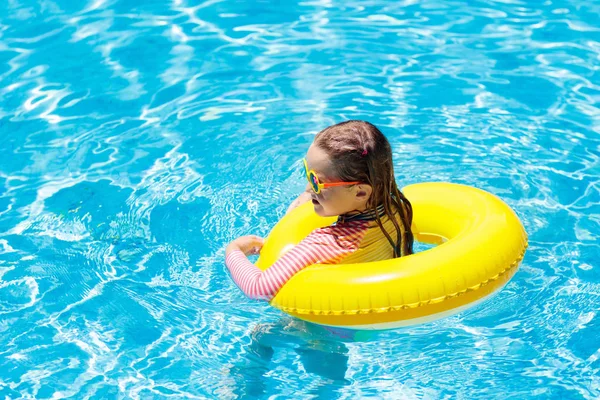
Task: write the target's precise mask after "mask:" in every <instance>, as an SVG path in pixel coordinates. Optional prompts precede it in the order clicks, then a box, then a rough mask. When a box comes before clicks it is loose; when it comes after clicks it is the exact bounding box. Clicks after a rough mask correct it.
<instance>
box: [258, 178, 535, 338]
mask: <svg viewBox="0 0 600 400" xmlns="http://www.w3.org/2000/svg"><path fill="white" fill-rule="evenodd" d="M403 192H404V194H405V196H406V197H407V198H408V199H409V200H410V202H411V203H412V206H413V215H414V216H413V226H412V230H413V234H414V235H415V239H416V240H418V241H421V242H426V243H432V244H437V246H436V247H434V248H431V249H428V250H426V251H423V252H419V253H416V254H413V255H410V256H406V257H401V258H395V259H390V260H383V261H377V262H369V263H360V264H343V263H341V264H335V265H326V264H316V265H312V266H310V267H308V268H305V269H303V270H302V271H300V272H299V273H297V274H296V275H294V276H293V277H292V278H291V279H290V280H289V281H288V282H287V283H286V284H285V285H284V286H283V288H281V290H280V291H279V292H278V293H277V295H276V296H275V297H274V298H273V299H272V300H271V305H272V306H274V307H276V308H278V309H280V310H282V311H284V312H286V313H288V314H290V315H292V316H294V317H297V318H300V319H303V320H306V321H310V322H313V323H317V324H321V325H328V326H335V327H345V328H350V329H361V330H362V329H366V330H374V329H391V328H397V327H401V326H408V325H414V324H420V323H423V322H428V321H432V320H435V319H438V318H442V317H445V316H448V315H451V314H454V313H457V312H460V311H462V310H464V309H466V308H468V307H471V306H473V305H474V304H476V303H478V302H480V301H482V300H484V299H486V298H487V297H489V296H490V295H492V294H493V293H495V292H496V291H498V290H500V289H501V288H502V287H503V286H504V285H505V284H506V283H507V282H508V281H509V279H510V278H511V277H512V276H513V275H514V274H515V272H516V271H517V269H518V266H519V263H520V262H521V260H522V259H523V256H524V254H525V250H526V248H527V234H526V233H525V230H524V229H523V225H522V224H521V222H520V221H519V218H518V217H517V216H516V215H515V213H514V212H513V211H512V210H511V208H510V207H509V206H508V205H507V204H506V203H504V202H503V201H502V200H500V199H499V198H498V197H496V196H494V195H492V194H490V193H488V192H485V191H483V190H480V189H476V188H473V187H470V186H464V185H458V184H452V183H420V184H415V185H410V186H407V187H405V188H404V189H403ZM335 220H336V218H335V217H331V218H323V217H319V216H318V215H316V214H315V212H314V209H313V206H312V204H310V203H306V204H303V205H302V206H300V207H298V208H296V209H295V210H293V211H292V212H291V213H290V214H288V215H286V216H285V217H284V218H283V219H281V221H279V223H277V225H276V226H275V227H274V228H273V230H272V231H271V233H270V234H269V236H268V238H267V240H266V242H265V245H264V247H263V249H262V250H261V255H260V258H259V259H258V261H257V266H258V267H259V268H261V269H262V270H264V269H266V268H268V267H269V266H270V265H272V264H273V263H274V262H275V261H276V260H277V259H278V258H279V257H281V256H282V255H283V254H284V253H285V252H286V251H287V250H289V249H290V248H291V247H293V246H294V245H296V244H298V243H299V242H300V241H301V240H302V239H303V238H305V237H306V236H308V234H309V233H310V232H311V231H312V230H314V229H316V228H320V227H323V226H327V225H331V224H332V223H333V222H335Z"/></svg>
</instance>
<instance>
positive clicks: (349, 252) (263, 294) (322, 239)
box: [225, 206, 404, 300]
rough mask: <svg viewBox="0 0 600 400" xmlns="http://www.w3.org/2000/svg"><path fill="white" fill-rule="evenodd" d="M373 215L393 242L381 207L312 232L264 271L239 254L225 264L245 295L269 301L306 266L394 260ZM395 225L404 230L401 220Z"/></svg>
mask: <svg viewBox="0 0 600 400" xmlns="http://www.w3.org/2000/svg"><path fill="white" fill-rule="evenodd" d="M375 212H378V213H379V215H380V218H381V222H382V224H383V227H384V229H385V230H386V231H387V232H388V234H389V235H390V237H391V238H392V239H393V240H394V241H395V240H396V229H395V227H394V224H393V222H392V221H391V220H390V219H389V218H387V217H386V216H385V214H384V213H383V207H382V206H380V207H378V208H377V210H376V211H368V212H363V213H361V214H357V215H352V216H349V217H345V216H340V217H338V220H337V222H336V223H335V224H334V225H331V226H327V227H325V228H319V229H315V230H314V231H312V232H311V234H310V235H308V236H307V237H306V238H305V239H304V240H303V241H302V242H300V243H299V244H298V245H297V246H295V247H294V248H292V249H291V250H290V251H288V252H287V253H285V254H284V255H283V257H281V258H280V259H279V260H277V262H275V264H273V265H272V266H270V267H269V268H267V269H266V270H265V271H261V270H260V269H259V268H258V267H256V266H255V265H254V264H252V263H251V262H250V261H249V260H248V258H247V257H246V256H245V255H244V253H242V252H241V251H234V252H232V253H230V254H229V255H228V256H227V258H226V259H225V263H226V265H227V268H228V269H229V272H230V273H231V276H232V278H233V280H234V282H235V283H236V284H237V286H238V287H239V288H240V289H241V290H242V291H243V292H244V294H246V296H248V297H250V298H254V299H264V300H271V299H272V298H273V297H275V295H276V294H277V292H278V291H279V289H281V288H282V287H283V285H285V283H286V282H287V281H288V280H290V278H291V277H292V276H294V275H295V274H296V273H298V272H299V271H301V270H302V269H304V268H306V267H308V266H309V265H313V264H353V263H363V262H370V261H378V260H385V259H390V258H393V256H394V249H393V247H392V245H391V244H390V242H389V241H388V239H387V238H386V237H385V235H384V234H383V232H382V231H381V228H379V226H378V225H377V223H376V222H375ZM398 224H399V225H400V228H401V229H403V226H402V223H401V221H398ZM402 237H404V231H402ZM401 250H402V246H400V249H399V251H401ZM402 255H404V254H402Z"/></svg>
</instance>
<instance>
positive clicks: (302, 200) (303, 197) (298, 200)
mask: <svg viewBox="0 0 600 400" xmlns="http://www.w3.org/2000/svg"><path fill="white" fill-rule="evenodd" d="M311 193H312V189H311V188H310V184H308V183H307V184H306V190H304V192H302V193H300V196H298V197H297V198H296V200H294V201H292V204H290V206H289V207H288V209H287V211H286V212H285V213H286V214H288V213H289V212H290V211H292V210H293V209H294V208H296V207H298V206H299V205H301V204H304V203H306V202H307V201H310V195H311Z"/></svg>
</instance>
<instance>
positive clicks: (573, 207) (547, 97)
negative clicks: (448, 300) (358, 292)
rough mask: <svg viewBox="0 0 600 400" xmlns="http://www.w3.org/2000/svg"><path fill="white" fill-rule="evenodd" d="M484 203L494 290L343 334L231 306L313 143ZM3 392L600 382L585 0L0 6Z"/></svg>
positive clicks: (456, 391) (132, 394)
mask: <svg viewBox="0 0 600 400" xmlns="http://www.w3.org/2000/svg"><path fill="white" fill-rule="evenodd" d="M345 119H365V120H368V121H370V122H372V123H374V124H376V125H378V126H379V127H380V128H381V129H382V130H383V131H384V133H386V134H387V136H388V137H389V139H390V141H391V143H392V145H393V148H394V155H395V167H396V171H397V177H398V180H399V183H400V184H401V185H403V186H404V185H406V184H410V183H416V182H423V181H440V180H444V181H452V182H457V183H464V184H470V185H474V186H477V187H480V188H483V189H486V190H488V191H490V192H492V193H495V194H497V195H498V196H500V197H502V198H503V199H504V200H505V201H506V202H507V203H508V204H509V205H510V206H511V207H513V208H514V210H515V211H516V212H517V214H518V215H519V216H520V217H521V219H522V221H523V224H524V226H525V228H526V230H527V231H528V233H529V235H530V248H529V250H528V252H527V254H526V256H525V259H524V261H523V264H522V267H521V269H520V270H519V272H518V273H517V274H516V275H515V277H514V278H513V280H512V281H511V282H510V283H509V284H508V285H507V286H506V287H505V288H504V290H503V291H501V292H500V293H499V294H498V295H497V296H495V297H494V298H493V299H491V300H490V301H488V302H486V303H484V304H482V305H480V306H478V307H476V308H475V309H473V310H471V311H469V312H465V313H463V314H459V315H457V316H453V317H450V318H447V319H443V320H440V321H437V322H434V323H430V324H425V325H421V326H416V327H412V328H407V329H402V330H396V331H386V332H381V333H377V334H373V335H358V336H357V337H355V338H345V337H343V336H340V335H335V334H331V333H329V332H327V331H324V330H322V329H321V328H319V327H316V326H312V325H308V324H305V323H302V322H300V321H297V320H293V319H291V318H290V317H287V316H286V315H283V314H282V313H280V312H279V311H277V310H275V309H273V308H270V307H269V306H268V305H266V304H264V303H259V302H254V301H251V300H248V299H246V298H244V296H243V295H242V294H241V293H240V292H239V291H238V290H237V288H236V287H235V286H234V284H233V283H232V281H231V280H230V278H229V276H228V275H227V273H226V271H225V269H224V264H223V255H224V246H225V245H226V244H227V243H228V242H229V241H230V240H231V239H233V238H235V237H237V236H240V235H244V234H251V233H252V234H259V235H266V234H267V233H268V232H269V228H270V227H272V226H273V225H274V224H275V223H276V221H277V220H278V219H279V218H280V217H281V216H282V215H283V213H284V211H285V209H286V207H287V205H288V204H289V202H290V201H291V200H292V199H293V198H294V197H295V195H296V194H297V193H298V192H299V191H301V190H302V188H303V187H304V181H303V178H302V176H301V174H300V172H299V168H300V164H299V160H300V159H301V157H302V156H303V155H304V152H305V151H306V149H307V147H308V145H309V144H310V142H311V140H312V137H313V135H314V134H315V133H316V132H317V131H319V130H320V129H322V128H324V127H326V126H327V125H329V124H332V123H335V122H339V121H342V120H345ZM0 133H1V135H0V143H1V145H0V343H1V345H0V397H1V398H37V399H43V398H74V399H83V398H132V399H137V398H140V399H147V398H167V397H168V398H224V399H227V398H238V397H239V398H244V397H245V398H272V399H275V398H289V397H294V398H316V397H321V398H327V399H333V398H340V399H351V398H361V397H375V398H407V399H412V398H419V399H420V398H430V399H439V398H463V399H469V398H486V399H494V398H495V399H505V398H569V399H595V398H598V397H600V262H599V261H598V260H599V259H600V250H599V246H598V244H599V239H598V237H599V232H600V162H599V160H600V3H598V2H597V1H582V0H571V1H568V0H558V1H553V0H552V1H550V0H548V1H543V0H540V1H526V0H498V1H492V0H485V1H469V2H466V1H462V2H461V1H442V0H424V1H412V0H404V1H379V0H372V1H352V0H351V1H341V0H340V1H334V0H306V1H298V2H296V1H290V2H283V1H282V2H277V1H245V2H233V1H232V2H226V1H218V0H207V1H204V2H202V1H192V0H172V1H134V0H88V1H68V0H62V1H60V0H5V1H2V2H0Z"/></svg>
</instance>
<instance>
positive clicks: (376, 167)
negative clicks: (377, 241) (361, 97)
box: [314, 120, 414, 257]
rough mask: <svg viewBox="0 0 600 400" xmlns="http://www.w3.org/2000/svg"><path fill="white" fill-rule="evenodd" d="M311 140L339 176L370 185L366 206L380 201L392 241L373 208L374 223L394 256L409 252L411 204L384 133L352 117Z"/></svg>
mask: <svg viewBox="0 0 600 400" xmlns="http://www.w3.org/2000/svg"><path fill="white" fill-rule="evenodd" d="M314 144H315V145H316V146H318V147H319V148H321V149H322V150H324V151H325V152H326V153H327V154H328V155H329V157H331V159H332V160H333V168H334V171H335V172H336V174H337V177H338V178H340V179H341V180H343V181H347V182H352V181H359V182H364V183H366V184H368V185H370V186H371V187H372V188H373V193H372V194H371V197H370V198H369V200H368V201H367V209H368V210H374V211H375V210H376V209H377V207H378V206H380V205H383V208H384V210H385V214H386V216H387V217H388V218H389V219H390V220H391V221H392V223H393V224H394V227H395V228H396V240H395V241H394V240H393V239H392V237H391V236H390V234H389V233H388V232H387V231H386V230H385V229H384V227H383V224H382V222H381V218H380V216H379V213H378V212H375V215H376V221H377V225H378V226H379V228H381V231H382V232H383V234H384V235H385V237H386V238H387V239H388V241H389V242H390V244H391V245H392V247H393V248H394V257H400V256H402V255H408V254H412V253H413V241H414V237H413V234H412V231H411V229H410V228H411V224H412V217H413V213H412V206H411V204H410V202H409V201H408V199H407V198H406V197H404V194H402V192H401V191H400V189H398V185H397V184H396V178H395V177H394V165H393V162H392V148H391V146H390V143H389V142H388V140H387V138H386V137H385V136H384V135H383V133H381V131H380V130H379V129H377V127H376V126H375V125H373V124H371V123H369V122H366V121H358V120H351V121H345V122H341V123H339V124H336V125H332V126H330V127H328V128H325V129H323V130H322V131H321V132H319V133H318V134H317V136H316V137H315V141H314ZM397 215H399V216H400V218H399V219H400V223H401V224H402V228H401V227H400V225H399V223H398V218H397ZM403 232H404V235H403V234H402V233H403Z"/></svg>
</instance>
